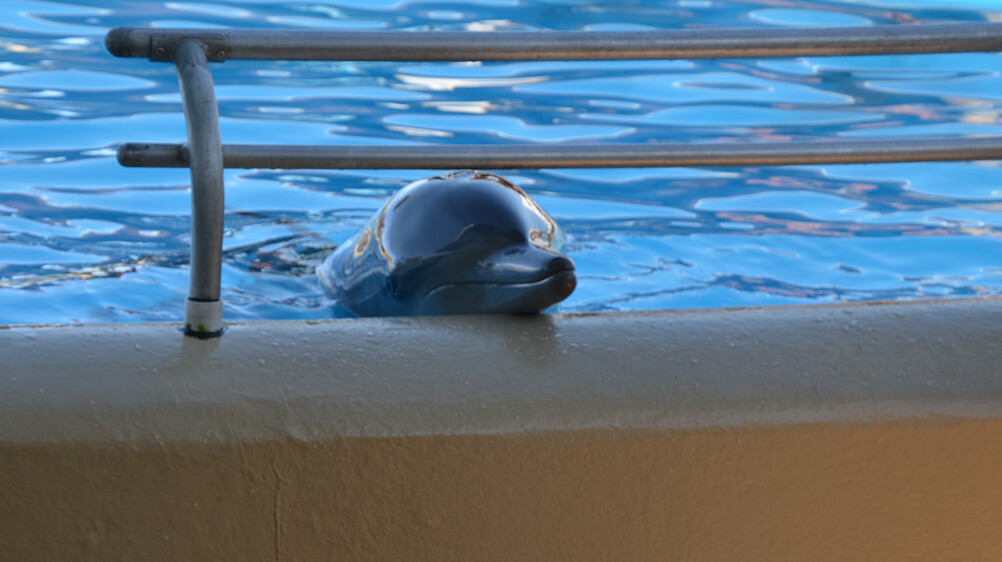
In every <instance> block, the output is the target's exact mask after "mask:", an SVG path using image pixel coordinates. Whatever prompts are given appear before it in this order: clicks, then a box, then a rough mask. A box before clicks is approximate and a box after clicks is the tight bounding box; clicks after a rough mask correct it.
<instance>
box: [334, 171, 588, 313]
mask: <svg viewBox="0 0 1002 562" xmlns="http://www.w3.org/2000/svg"><path fill="white" fill-rule="evenodd" d="M563 244H564V235H563V233H562V232H561V231H560V228H559V227H558V226H557V223H556V222H554V220H553V219H552V218H550V216H549V215H547V214H546V211H544V210H543V209H542V208H541V207H540V206H539V205H538V204H537V203H536V202H535V201H533V200H532V199H531V198H530V197H529V196H528V195H526V193H525V192H524V191H522V190H521V189H520V188H519V187H518V186H516V185H515V184H513V183H511V182H509V181H508V180H506V179H504V178H502V177H500V176H497V175H495V174H490V173H486V172H477V171H469V170H467V171H459V172H450V173H448V174H444V175H440V176H434V177H430V178H426V179H422V180H418V181H416V182H414V183H411V184H409V185H407V186H406V187H404V188H403V189H401V190H400V191H398V192H397V193H396V194H394V195H393V197H391V198H390V199H389V201H387V202H386V204H385V205H383V206H382V207H381V208H380V209H379V211H378V212H377V213H376V214H375V215H374V216H373V217H372V219H370V220H369V222H368V223H367V224H366V225H365V227H364V228H363V229H361V230H360V231H359V232H357V233H356V234H355V235H353V236H352V237H351V238H349V239H348V240H347V241H346V242H344V243H343V244H341V245H340V246H338V248H337V249H336V250H335V251H334V252H333V253H332V254H331V255H330V256H328V257H327V259H326V260H324V262H323V264H321V265H320V267H318V268H317V277H318V278H319V281H320V285H321V287H322V288H323V290H324V293H325V294H326V295H327V296H328V297H330V298H332V299H334V300H336V301H337V303H338V304H340V305H341V306H343V307H344V308H346V309H348V310H349V311H350V312H351V313H353V314H355V315H358V316H417V315H441V314H481V313H498V312H501V313H514V314H531V313H537V312H540V311H541V310H543V309H545V308H547V307H549V306H551V305H553V304H556V303H558V302H560V301H562V300H564V299H565V298H567V297H568V296H569V295H570V294H571V293H572V292H573V291H574V288H575V286H576V284H577V277H576V275H575V272H574V262H572V261H571V260H570V259H569V258H568V257H567V256H564V255H563V254H561V253H560V251H561V250H562V248H563Z"/></svg>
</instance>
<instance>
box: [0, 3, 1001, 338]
mask: <svg viewBox="0 0 1002 562" xmlns="http://www.w3.org/2000/svg"><path fill="white" fill-rule="evenodd" d="M781 4H782V5H780V4H777V3H776V2H774V1H772V0H749V1H747V2H741V3H737V2H707V1H703V0H680V1H679V2H670V3H650V2H622V3H610V2H598V1H591V0H589V1H582V2H567V1H565V0H539V1H537V2H532V3H523V2H517V1H515V0H477V1H472V2H471V1H462V2H460V1H458V0H334V1H327V2H319V3H318V2H313V3H309V2H307V3H274V2H263V1H258V0H240V1H233V2H226V3H224V4H218V3H215V4H214V3H209V2H197V1H191V2H146V3H135V2H128V1H126V0H109V1H104V0H102V1H98V0H78V1H76V2H74V3H73V4H61V3H55V2H43V1H28V0H16V1H11V2H4V3H3V4H2V5H0V15H2V16H3V17H0V36H2V37H0V52H2V53H3V57H2V58H3V60H2V61H0V129H2V130H3V132H4V134H3V135H0V323H36V322H98V321H101V322H104V321H131V320H171V321H177V320H179V319H180V316H181V314H182V310H183V302H184V298H185V295H186V292H187V287H188V279H187V263H188V262H187V260H188V244H189V238H190V234H189V228H190V225H189V221H190V217H189V214H188V213H189V209H190V190H189V188H188V183H189V178H188V171H187V170H185V169H133V168H122V167H120V166H118V164H117V163H116V162H115V158H114V151H115V148H116V147H117V145H118V144H119V143H121V142H123V141H148V142H178V141H183V140H184V138H185V125H184V118H183V115H182V114H181V103H180V96H179V94H178V86H177V76H176V72H175V70H174V68H173V67H172V66H171V65H167V64H158V63H151V62H149V61H146V60H140V59H115V58H114V57H111V56H110V55H109V54H108V53H107V52H106V51H105V48H104V45H103V41H102V35H103V34H104V33H105V32H106V31H107V30H108V29H109V28H111V27H113V26H118V25H135V26H154V27H172V26H173V27H176V26H191V27H203V28H216V27H226V26H239V27H247V28H259V29H270V28H275V27H295V28H303V29H306V28H315V29H332V28H333V29H384V28H385V29H406V30H413V31H416V32H420V31H423V30H430V29H465V30H485V31H486V30H493V29H521V30H535V29H592V30H595V29H621V30H630V29H677V28H685V27H704V28H713V27H727V26H757V27H775V26H791V25H797V26H803V25H826V26H832V25H863V24H870V23H872V24H874V25H889V24H913V23H924V22H941V21H998V20H1000V19H1002V8H1000V7H998V6H997V3H996V2H991V1H987V0H966V1H963V2H922V3H914V2H903V1H902V2H899V1H897V0H853V1H849V0H846V1H836V0H816V1H810V2H808V1H806V0H794V1H792V2H785V3H781ZM212 70H213V79H214V82H215V84H216V85H217V93H218V98H219V110H220V115H221V117H222V119H221V128H222V135H223V139H224V141H225V142H233V143H237V142H240V143H244V142H246V143H279V144H300V143H307V144H369V145H386V144H404V145H406V144H411V145H416V144H428V143H437V144H446V145H447V144H452V143H489V144H512V143H575V142H599V141H601V142H612V143H619V142H637V143H659V142H722V141H725V142H734V141H741V140H797V141H801V140H809V139H814V138H833V137H842V138H853V137H867V138H902V137H907V136H916V135H922V136H924V135H930V134H935V135H944V136H961V137H969V136H978V135H986V134H990V135H998V134H1002V107H1000V106H1002V99H999V98H1000V96H1002V94H999V91H1002V89H1000V88H999V87H998V86H999V76H1002V57H1000V56H998V55H997V54H988V53H972V54H944V55H921V56H920V55H904V56H893V57H886V56H885V57H878V56H865V57H802V58H789V59H769V60H758V61H756V60H717V61H615V62H611V61H580V62H549V61H547V62H519V63H427V64H416V63H393V62H352V61H342V62H319V61H318V62H313V61H269V62H249V61H229V62H227V63H225V64H223V65H214V66H213V69H212ZM428 173H429V172H428V171H423V170H375V171H366V170H227V172H226V174H225V183H226V188H227V193H226V199H227V203H226V217H225V220H226V238H225V241H224V265H223V298H224V302H225V306H226V312H225V314H226V316H227V318H230V319H246V318H324V317H330V316H331V315H334V314H336V311H334V310H333V309H332V308H331V307H330V306H329V305H330V303H328V302H327V301H326V300H325V299H324V298H323V296H322V295H321V294H320V291H319V289H318V288H317V285H316V282H315V280H314V278H313V276H312V269H313V268H314V267H315V266H316V265H317V264H318V263H319V262H320V261H321V260H322V259H323V257H324V256H325V255H326V254H327V253H328V252H329V251H331V249H332V248H334V247H335V246H336V245H337V244H338V243H339V242H340V241H343V240H345V239H346V238H347V237H349V236H350V235H351V234H352V233H353V232H354V231H355V230H356V229H357V228H359V227H360V226H361V225H362V224H363V223H364V222H365V221H366V220H367V218H368V216H370V215H371V213H372V212H374V210H375V209H377V208H378V207H379V206H380V205H381V204H382V202H383V201H384V200H385V199H386V198H387V197H389V196H390V195H391V194H392V193H393V192H394V191H395V190H396V189H399V188H400V187H401V186H403V185H405V184H406V183H408V182H409V181H413V180H414V179H417V178H420V177H423V176H425V175H428ZM506 175H507V176H509V177H510V178H511V179H513V180H514V181H516V182H517V183H518V184H519V185H522V186H523V187H525V188H526V189H527V190H529V191H530V192H531V193H532V194H533V195H534V196H535V197H536V198H537V199H538V200H539V201H540V203H541V204H542V205H543V206H544V207H545V208H547V209H548V210H549V211H550V212H551V214H553V216H554V217H556V218H557V220H558V221H560V223H561V224H562V226H563V228H564V230H565V231H566V233H567V235H568V248H569V251H570V253H571V256H572V257H573V258H574V260H575V261H576V263H577V266H578V271H579V273H580V276H581V278H580V282H579V286H578V289H577V291H576V292H575V293H574V295H573V296H572V297H571V298H570V299H569V300H568V301H566V302H565V303H563V304H562V305H561V306H560V310H564V311H596V310H639V309H651V308H689V307H701V306H745V305H752V306H757V305H763V304H789V303H803V302H835V301H850V300H872V299H886V298H893V299H911V298H923V297H937V298H939V297H953V296H969V295H982V294H1002V246H1000V244H1002V189H1000V187H999V186H1000V185H1002V168H1000V167H999V166H998V164H997V163H996V162H969V163H909V164H887V165H837V166H835V165H831V166H791V167H782V168H777V167H720V168H700V169H694V168H688V169H670V168H650V169H608V170H593V169H577V170H575V169H568V170H525V171H510V172H508V173H506Z"/></svg>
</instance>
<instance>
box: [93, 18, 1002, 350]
mask: <svg viewBox="0 0 1002 562" xmlns="http://www.w3.org/2000/svg"><path fill="white" fill-rule="evenodd" d="M105 44H106V46H107V48H108V51H110V52H111V53H112V54H114V55H115V56H120V57H140V58H148V59H150V60H151V61H162V62H173V63H174V65H175V66H176V67H177V72H178V80H179V83H180V88H181V98H182V102H183V105H184V113H185V123H186V126H187V130H188V142H187V143H186V144H149V143H125V144H122V145H121V146H120V147H119V149H118V160H119V162H120V163H121V164H122V165H124V166H142V167H186V166H187V167H190V168H191V183H192V237H191V267H190V270H191V284H190V290H189V295H188V300H187V304H186V306H185V333H187V334H189V335H194V336H198V337H214V336H218V335H220V334H222V332H223V329H224V326H223V321H222V302H221V300H220V270H221V266H222V240H223V213H224V209H223V201H224V195H223V169H224V168H355V169H364V168H384V169H389V168H396V169H410V168H415V169H448V168H481V169H483V168H488V169H491V168H493V169H505V168H507V169H510V168H571V167H573V168H588V167H592V168H594V167H655V166H749V165H759V166H765V165H785V164H830V163H849V162H860V163H875V162H913V161H923V160H932V161H945V160H987V159H1002V137H986V138H966V139H964V138H908V139H875V140H855V139H854V140H826V141H814V142H800V143H776V142H756V143H728V144H678V143H662V144H612V145H601V144H597V145H592V144H589V145H581V144H574V145H550V146H535V145H532V146H520V145H514V146H512V145H505V146H488V145H443V146H378V147H374V146H290V145H244V144H233V145H223V144H222V143H221V140H220V135H219V112H218V107H217V104H216V95H215V89H214V87H213V84H212V75H211V72H210V71H209V64H208V63H209V62H223V61H225V60H230V59H256V60H336V61H470V60H475V61H527V60H609V59H616V60H630V59H675V58H685V59H698V58H725V57H726V58H761V57H786V56H806V55H814V56H826V55H867V54H869V55H877V54H880V55H888V54H904V53H950V52H979V51H984V52H998V51H1002V24H996V23H962V24H961V23H957V24H934V25H912V26H867V27H837V28H809V29H687V30H662V31H529V32H513V31H499V32H465V31H442V32H409V31H378V32H368V31H300V30H227V29H223V30H216V29H212V30H204V29H148V28H130V27H119V28H115V29H112V30H111V31H109V32H108V34H107V36H106V37H105Z"/></svg>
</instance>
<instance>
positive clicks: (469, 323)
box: [0, 298, 1002, 444]
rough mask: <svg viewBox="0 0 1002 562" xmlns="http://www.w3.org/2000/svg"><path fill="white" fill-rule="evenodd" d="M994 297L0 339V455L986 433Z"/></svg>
mask: <svg viewBox="0 0 1002 562" xmlns="http://www.w3.org/2000/svg"><path fill="white" fill-rule="evenodd" d="M1000 346H1002V299H997V298H986V299H972V300H945V301H925V302H895V303H875V304H852V305H822V306H794V307H777V308H753V309H718V310H694V311H666V312H650V313H603V314H594V315H557V316H541V317H526V318H522V317H507V316H497V317H450V318H399V319H351V320H333V321H320V322H298V321H288V322H253V323H246V324H235V325H231V326H230V328H229V332H228V333H227V334H226V335H225V336H224V337H222V338H219V339H214V340H205V341H202V340H197V339H194V338H190V337H184V336H182V334H181V332H180V331H178V328H177V327H176V326H174V325H166V324H115V325H101V326H96V325H95V326H81V327H40V328H11V329H4V330H0V349H2V350H3V367H2V373H3V375H2V376H0V443H8V444H11V443H32V442H41V443H55V442H95V441H96V442H106V441H111V442H126V443H134V444H141V443H157V442H163V441H165V440H167V441H181V442H207V443H213V442H225V443H233V442H252V441H259V440H272V439H294V440H302V441H320V440H325V439H330V438H335V437H345V436H369V437H376V436H403V435H479V434H499V433H520V432H537V431H545V430H578V429H585V428H636V429H658V428H699V427H733V426H741V425H747V424H767V425H775V424H789V423H808V422H838V421H852V420H863V421H866V420H872V421H887V420H894V419H900V418H904V417H926V416H934V415H946V416H960V417H1002V376H1000V373H1002V367H1000V364H1002V351H1000Z"/></svg>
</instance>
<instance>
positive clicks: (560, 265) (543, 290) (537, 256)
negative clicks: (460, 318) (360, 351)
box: [425, 246, 577, 314]
mask: <svg viewBox="0 0 1002 562" xmlns="http://www.w3.org/2000/svg"><path fill="white" fill-rule="evenodd" d="M576 287H577V275H576V273H575V269H574V262H573V261H571V260H570V259H569V258H567V257H566V256H562V255H560V254H555V253H553V252H548V251H546V250H541V249H539V248H535V247H532V246H525V247H517V248H509V249H506V250H502V251H499V252H496V253H495V254H492V255H491V256H488V258H487V259H484V260H482V261H481V262H480V264H479V267H478V268H477V271H476V272H474V273H473V274H472V275H471V276H470V277H468V278H467V279H465V280H464V281H461V282H454V283H448V284H444V285H440V286H438V287H435V288H434V289H432V290H431V291H429V292H428V294H427V295H426V296H425V305H426V310H434V311H439V312H437V313H438V314H451V313H456V312H464V311H471V310H473V311H477V312H508V313H514V314H531V313H537V312H540V311H542V310H543V309H545V308H548V307H550V306H552V305H554V304H556V303H558V302H560V301H562V300H564V299H566V298H567V297H568V296H570V294H571V293H573V292H574V289H575V288H576Z"/></svg>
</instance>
